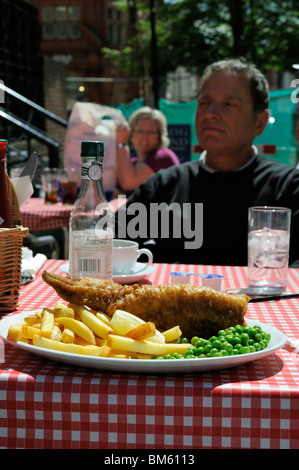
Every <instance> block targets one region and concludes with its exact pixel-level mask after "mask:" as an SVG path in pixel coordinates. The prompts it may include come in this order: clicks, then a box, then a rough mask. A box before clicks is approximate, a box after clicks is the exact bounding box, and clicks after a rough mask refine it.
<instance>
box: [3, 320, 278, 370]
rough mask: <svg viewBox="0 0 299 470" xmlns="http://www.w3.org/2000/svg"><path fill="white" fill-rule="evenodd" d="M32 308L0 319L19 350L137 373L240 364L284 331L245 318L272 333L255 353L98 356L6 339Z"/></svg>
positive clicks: (257, 355) (271, 348)
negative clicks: (175, 357)
mask: <svg viewBox="0 0 299 470" xmlns="http://www.w3.org/2000/svg"><path fill="white" fill-rule="evenodd" d="M32 314H34V312H22V313H18V314H13V315H10V316H8V317H5V318H4V319H3V320H1V321H0V336H1V337H2V338H3V339H4V340H5V341H6V342H8V343H9V344H11V345H13V346H14V347H17V348H19V349H20V350H23V351H27V352H29V353H33V354H35V355H37V356H40V357H42V358H45V359H48V360H51V361H55V362H59V363H63V364H68V365H71V366H76V367H85V368H92V369H97V370H103V371H110V372H118V373H119V372H124V373H136V374H160V373H161V374H163V373H170V374H174V373H193V372H197V373H200V372H205V371H213V370H222V369H228V368H232V367H238V366H243V365H246V364H248V363H251V362H253V361H256V360H260V359H263V358H265V357H267V356H269V355H270V354H272V353H274V352H275V351H277V350H278V349H280V348H281V347H283V346H284V344H285V343H286V338H285V336H284V334H283V333H281V332H280V331H279V330H277V329H276V328H274V327H273V326H270V325H266V324H263V323H260V322H258V321H253V320H247V324H248V325H249V326H251V325H252V326H253V325H259V326H261V328H262V329H263V331H265V332H266V333H270V334H271V340H270V342H269V344H268V346H267V347H266V348H265V349H263V350H261V351H257V352H254V353H249V354H241V355H237V356H226V357H212V358H208V357H207V358H203V359H201V358H199V359H181V360H173V359H164V360H155V359H150V358H147V359H141V358H120V357H97V356H89V355H85V354H76V353H70V352H63V351H59V350H54V349H47V348H42V347H39V346H34V345H33V344H28V343H24V342H13V341H10V340H8V339H7V333H8V329H9V327H10V326H11V325H15V324H16V322H17V323H18V322H22V321H24V319H25V318H26V317H28V315H32Z"/></svg>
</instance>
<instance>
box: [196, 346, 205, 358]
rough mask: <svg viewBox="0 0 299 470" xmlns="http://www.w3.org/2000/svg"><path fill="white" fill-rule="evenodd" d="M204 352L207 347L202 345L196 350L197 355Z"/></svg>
mask: <svg viewBox="0 0 299 470" xmlns="http://www.w3.org/2000/svg"><path fill="white" fill-rule="evenodd" d="M204 353H205V348H203V347H202V346H200V347H199V348H196V351H195V352H194V354H195V355H196V356H199V355H200V354H204Z"/></svg>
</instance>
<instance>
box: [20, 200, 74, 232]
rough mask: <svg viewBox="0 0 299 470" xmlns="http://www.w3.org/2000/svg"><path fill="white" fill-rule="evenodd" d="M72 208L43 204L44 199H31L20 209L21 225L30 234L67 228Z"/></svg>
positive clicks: (57, 204) (60, 204) (60, 203)
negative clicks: (26, 228)
mask: <svg viewBox="0 0 299 470" xmlns="http://www.w3.org/2000/svg"><path fill="white" fill-rule="evenodd" d="M72 207H73V206H67V205H63V204H62V202H57V203H56V204H45V200H44V198H40V197H32V198H30V199H28V201H26V202H25V203H24V204H22V205H21V207H20V212H21V216H22V224H23V226H24V227H28V228H29V231H30V232H41V231H46V230H54V229H58V228H68V224H69V218H70V213H71V210H72Z"/></svg>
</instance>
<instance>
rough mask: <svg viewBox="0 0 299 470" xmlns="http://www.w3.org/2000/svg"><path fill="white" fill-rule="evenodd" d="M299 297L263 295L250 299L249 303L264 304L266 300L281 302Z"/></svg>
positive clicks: (295, 295) (297, 295)
mask: <svg viewBox="0 0 299 470" xmlns="http://www.w3.org/2000/svg"><path fill="white" fill-rule="evenodd" d="M295 297H299V294H298V293H296V294H279V295H263V296H260V297H251V298H250V299H249V302H265V301H267V300H283V299H294V298H295Z"/></svg>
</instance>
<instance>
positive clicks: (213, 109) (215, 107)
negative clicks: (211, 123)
mask: <svg viewBox="0 0 299 470" xmlns="http://www.w3.org/2000/svg"><path fill="white" fill-rule="evenodd" d="M220 112H221V106H220V104H219V103H217V101H211V102H210V103H209V104H208V105H207V107H206V109H205V115H210V116H219V115H220Z"/></svg>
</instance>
